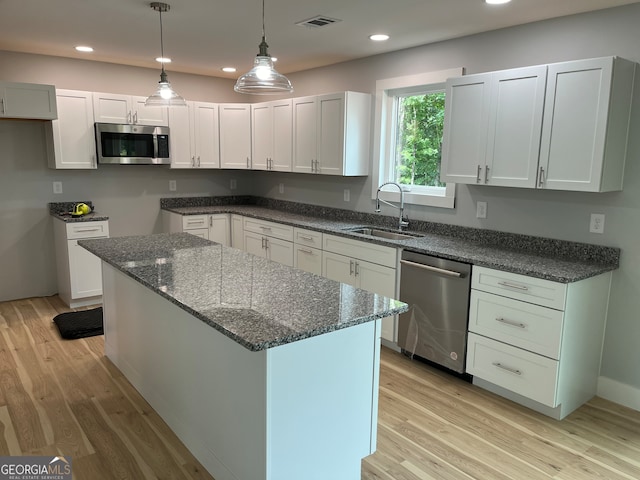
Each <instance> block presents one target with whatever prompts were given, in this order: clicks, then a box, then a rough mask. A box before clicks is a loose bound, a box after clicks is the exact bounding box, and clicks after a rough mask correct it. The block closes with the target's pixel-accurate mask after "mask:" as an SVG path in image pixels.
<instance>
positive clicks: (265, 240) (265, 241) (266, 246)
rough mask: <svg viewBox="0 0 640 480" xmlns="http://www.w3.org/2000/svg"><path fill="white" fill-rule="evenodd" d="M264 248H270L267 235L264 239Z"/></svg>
mask: <svg viewBox="0 0 640 480" xmlns="http://www.w3.org/2000/svg"><path fill="white" fill-rule="evenodd" d="M264 249H265V250H269V239H268V238H266V237H265V239H264Z"/></svg>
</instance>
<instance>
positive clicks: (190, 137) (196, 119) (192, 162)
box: [169, 102, 220, 168]
mask: <svg viewBox="0 0 640 480" xmlns="http://www.w3.org/2000/svg"><path fill="white" fill-rule="evenodd" d="M169 129H170V148H171V168H219V167H220V149H219V133H218V105H217V104H215V103H207V102H187V107H186V108H172V109H171V111H170V112H169Z"/></svg>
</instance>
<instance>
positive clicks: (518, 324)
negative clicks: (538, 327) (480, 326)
mask: <svg viewBox="0 0 640 480" xmlns="http://www.w3.org/2000/svg"><path fill="white" fill-rule="evenodd" d="M496 322H500V323H504V324H505V325H511V326H512V327H518V328H527V325H526V323H520V322H514V321H513V320H508V319H506V318H502V317H498V318H496Z"/></svg>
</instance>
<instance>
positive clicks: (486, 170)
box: [484, 167, 489, 183]
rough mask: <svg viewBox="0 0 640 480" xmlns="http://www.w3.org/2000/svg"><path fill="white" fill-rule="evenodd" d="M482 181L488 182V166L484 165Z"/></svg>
mask: <svg viewBox="0 0 640 480" xmlns="http://www.w3.org/2000/svg"><path fill="white" fill-rule="evenodd" d="M484 183H489V167H484Z"/></svg>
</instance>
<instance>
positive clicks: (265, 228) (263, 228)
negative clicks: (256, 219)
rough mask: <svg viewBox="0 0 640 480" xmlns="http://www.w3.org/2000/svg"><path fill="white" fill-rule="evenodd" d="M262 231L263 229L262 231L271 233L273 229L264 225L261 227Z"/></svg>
mask: <svg viewBox="0 0 640 480" xmlns="http://www.w3.org/2000/svg"><path fill="white" fill-rule="evenodd" d="M260 229H261V230H266V231H268V232H270V231H271V227H264V226H262V225H260Z"/></svg>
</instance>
